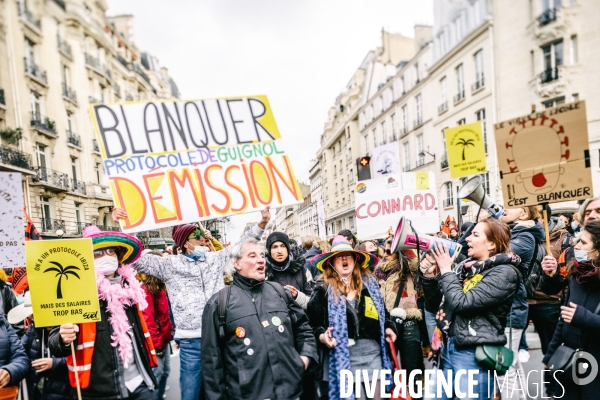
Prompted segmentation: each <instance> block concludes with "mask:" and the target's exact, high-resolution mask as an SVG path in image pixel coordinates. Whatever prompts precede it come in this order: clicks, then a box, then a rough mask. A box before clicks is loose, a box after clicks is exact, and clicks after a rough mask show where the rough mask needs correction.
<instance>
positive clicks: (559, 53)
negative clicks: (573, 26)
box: [542, 40, 563, 72]
mask: <svg viewBox="0 0 600 400" xmlns="http://www.w3.org/2000/svg"><path fill="white" fill-rule="evenodd" d="M542 52H543V54H544V71H545V72H546V71H552V70H554V69H555V68H558V67H559V66H561V65H563V41H562V40H559V41H558V42H554V43H551V44H548V45H546V46H543V47H542Z"/></svg>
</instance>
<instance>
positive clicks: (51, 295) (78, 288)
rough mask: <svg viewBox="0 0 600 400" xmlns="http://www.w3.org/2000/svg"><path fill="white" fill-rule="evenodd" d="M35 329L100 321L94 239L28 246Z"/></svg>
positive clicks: (46, 241) (38, 242) (28, 272)
mask: <svg viewBox="0 0 600 400" xmlns="http://www.w3.org/2000/svg"><path fill="white" fill-rule="evenodd" d="M25 250H26V254H27V260H26V261H27V277H28V279H29V289H30V291H31V305H32V307H33V317H34V318H35V326H36V327H38V328H39V327H42V326H55V325H61V324H79V323H82V322H97V321H100V306H99V304H98V289H97V288H96V273H95V271H94V253H93V250H92V240H91V239H63V240H35V241H30V242H27V243H25Z"/></svg>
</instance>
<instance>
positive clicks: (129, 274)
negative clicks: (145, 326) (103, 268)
mask: <svg viewBox="0 0 600 400" xmlns="http://www.w3.org/2000/svg"><path fill="white" fill-rule="evenodd" d="M117 272H118V274H119V275H120V276H121V284H120V285H117V284H112V283H110V281H109V280H108V279H107V278H106V277H105V276H104V275H102V274H101V273H96V285H97V286H98V297H99V298H100V299H101V300H106V302H107V303H108V305H107V307H106V310H107V311H108V313H109V314H110V317H108V321H109V322H110V326H111V328H112V334H111V335H110V338H111V339H112V345H113V347H117V349H118V352H119V355H120V356H121V360H122V361H123V365H124V367H125V368H127V367H128V361H129V359H130V358H131V357H132V356H133V346H132V344H131V338H130V336H129V333H128V332H129V331H130V330H131V326H130V325H129V321H128V319H127V314H126V313H125V307H126V306H132V305H134V304H137V305H138V307H139V309H140V310H143V309H145V308H146V307H147V306H148V303H146V296H145V294H144V289H143V288H142V284H141V282H140V281H138V280H137V278H136V277H135V271H134V270H133V268H131V266H130V265H122V266H121V267H120V268H119V269H118V270H117Z"/></svg>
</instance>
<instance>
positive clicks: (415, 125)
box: [413, 118, 423, 129]
mask: <svg viewBox="0 0 600 400" xmlns="http://www.w3.org/2000/svg"><path fill="white" fill-rule="evenodd" d="M421 125H423V118H417V119H415V120H414V121H413V129H417V128H418V127H420V126H421Z"/></svg>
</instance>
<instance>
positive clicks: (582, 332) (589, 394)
mask: <svg viewBox="0 0 600 400" xmlns="http://www.w3.org/2000/svg"><path fill="white" fill-rule="evenodd" d="M568 282H569V283H568V285H569V292H568V293H569V294H568V297H567V299H566V302H565V304H569V302H571V303H575V304H577V308H576V310H575V315H574V316H573V319H572V320H571V323H566V322H564V321H563V319H562V318H559V321H558V325H557V327H556V330H555V331H554V336H553V337H552V341H551V342H550V344H549V345H548V351H547V352H546V355H545V356H544V359H543V360H542V362H543V363H544V365H548V361H549V360H550V358H551V357H552V355H553V354H554V352H555V351H556V349H557V348H558V346H560V345H561V343H564V344H565V345H566V346H569V347H570V348H572V349H583V350H584V351H586V352H588V353H590V354H591V355H592V357H594V358H595V359H596V360H600V341H598V340H597V338H598V336H600V315H598V314H594V311H595V310H596V307H598V304H599V303H600V287H596V288H589V287H587V286H583V285H582V284H580V283H577V281H576V280H575V279H573V278H569V279H568ZM556 390H557V392H556V393H554V395H555V398H559V396H561V394H562V389H561V387H560V386H557V388H556ZM564 392H565V393H564V397H562V398H561V399H563V400H587V399H597V398H598V393H600V378H598V377H596V379H594V380H593V381H592V382H591V383H589V384H587V385H583V386H579V385H575V384H572V385H564Z"/></svg>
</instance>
